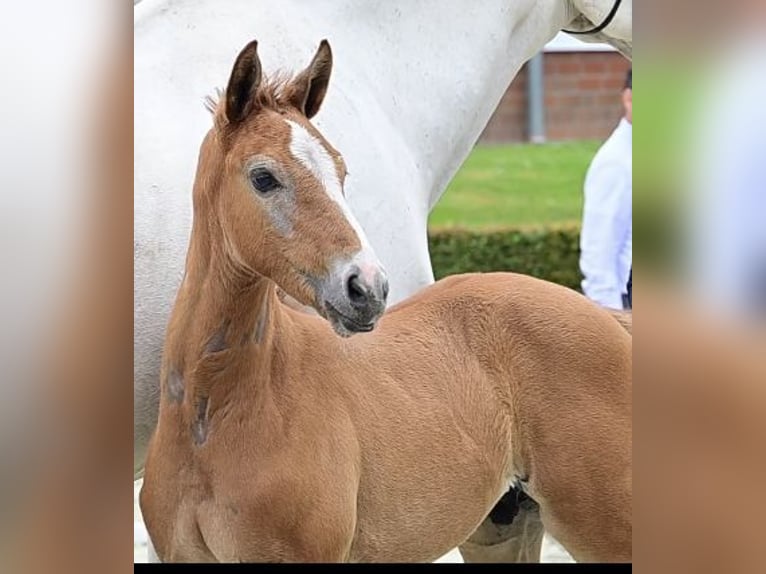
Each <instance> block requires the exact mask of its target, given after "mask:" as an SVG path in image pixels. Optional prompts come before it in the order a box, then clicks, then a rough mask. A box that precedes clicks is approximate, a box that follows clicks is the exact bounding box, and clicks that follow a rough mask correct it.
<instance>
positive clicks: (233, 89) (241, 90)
mask: <svg viewBox="0 0 766 574" xmlns="http://www.w3.org/2000/svg"><path fill="white" fill-rule="evenodd" d="M260 84H261V60H260V59H259V58H258V41H257V40H253V41H252V42H250V43H249V44H248V45H247V46H245V47H244V48H243V49H242V51H241V52H240V53H239V56H237V60H236V61H235V62H234V68H233V69H232V70H231V77H230V78H229V84H228V86H226V118H227V119H228V120H229V122H230V123H232V124H237V123H239V122H241V121H242V120H243V119H245V118H246V117H247V114H249V113H250V112H251V110H252V107H253V105H254V104H255V91H256V90H257V89H258V86H259V85H260Z"/></svg>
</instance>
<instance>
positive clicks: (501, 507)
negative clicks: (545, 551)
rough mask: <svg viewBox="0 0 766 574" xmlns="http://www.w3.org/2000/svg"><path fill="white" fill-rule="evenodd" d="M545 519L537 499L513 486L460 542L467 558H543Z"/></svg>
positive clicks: (496, 560)
mask: <svg viewBox="0 0 766 574" xmlns="http://www.w3.org/2000/svg"><path fill="white" fill-rule="evenodd" d="M542 541H543V523H542V522H541V521H540V508H539V506H538V505H537V503H536V502H535V501H534V500H532V499H531V498H529V497H528V496H527V495H525V494H524V493H523V492H520V491H519V490H517V489H514V488H511V489H510V490H509V491H508V492H507V493H505V494H504V495H503V497H502V498H501V499H500V500H499V501H498V503H497V504H496V505H495V507H494V508H493V509H492V512H490V513H489V515H488V516H487V518H485V519H484V522H482V523H481V524H480V525H479V527H478V528H477V529H476V531H475V532H474V533H473V534H471V536H470V537H469V538H468V540H466V541H465V542H463V544H461V545H460V546H459V550H460V554H461V555H462V556H463V560H464V561H465V562H467V563H468V562H503V563H513V562H540V548H541V545H542Z"/></svg>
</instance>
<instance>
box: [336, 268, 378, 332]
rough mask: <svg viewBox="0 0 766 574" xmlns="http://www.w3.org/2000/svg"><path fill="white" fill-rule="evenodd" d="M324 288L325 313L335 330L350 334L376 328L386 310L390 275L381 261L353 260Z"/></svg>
mask: <svg viewBox="0 0 766 574" xmlns="http://www.w3.org/2000/svg"><path fill="white" fill-rule="evenodd" d="M340 271H341V272H340V273H337V274H334V275H335V276H334V277H333V278H332V279H331V280H330V281H331V288H329V289H324V290H323V291H324V293H323V305H324V314H325V317H326V318H327V320H328V321H329V322H330V324H332V326H333V328H334V329H335V331H336V333H338V334H339V335H341V336H346V337H347V336H350V335H352V334H354V333H364V332H367V331H372V330H373V329H374V328H375V324H376V323H377V321H378V319H380V316H381V315H383V312H384V311H385V310H386V299H387V298H388V278H387V277H386V273H385V271H383V269H382V267H381V266H380V264H377V263H375V264H369V263H367V264H359V263H355V262H351V263H350V264H349V265H347V266H344V268H343V269H342V270H340Z"/></svg>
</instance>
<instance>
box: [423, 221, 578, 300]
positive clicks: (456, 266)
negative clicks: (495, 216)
mask: <svg viewBox="0 0 766 574" xmlns="http://www.w3.org/2000/svg"><path fill="white" fill-rule="evenodd" d="M579 241H580V230H579V228H574V227H573V228H559V229H542V230H530V231H525V230H516V229H508V230H499V231H489V232H480V231H465V230H453V229H439V230H430V231H429V237H428V242H429V247H430V250H431V262H432V264H433V269H434V275H435V276H436V279H441V278H442V277H445V276H447V275H454V274H456V273H468V272H473V271H484V272H487V271H513V272H516V273H524V274H527V275H532V276H534V277H539V278H541V279H546V280H548V281H553V282H554V283H559V284H561V285H566V286H567V287H571V288H572V289H576V290H578V291H580V281H581V280H582V276H581V274H580V268H579V257H580V247H579Z"/></svg>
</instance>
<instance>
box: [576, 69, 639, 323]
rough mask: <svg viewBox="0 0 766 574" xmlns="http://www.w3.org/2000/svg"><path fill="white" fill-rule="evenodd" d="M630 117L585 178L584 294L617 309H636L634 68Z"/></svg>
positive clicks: (627, 105)
mask: <svg viewBox="0 0 766 574" xmlns="http://www.w3.org/2000/svg"><path fill="white" fill-rule="evenodd" d="M622 103H623V108H624V111H625V113H624V116H623V117H622V118H621V119H620V122H619V124H618V125H617V127H616V128H615V130H614V131H613V132H612V134H611V135H610V136H609V139H607V140H606V141H605V142H604V144H603V145H602V146H601V148H600V149H599V150H598V152H596V155H595V156H594V158H593V160H592V162H591V164H590V167H589V168H588V172H587V174H586V176H585V186H584V196H585V197H584V205H583V218H582V231H581V234H580V271H581V272H582V274H583V277H584V279H583V281H582V290H583V293H584V294H585V295H586V296H587V297H588V298H590V299H592V300H593V301H595V302H596V303H598V304H599V305H602V306H604V307H609V308H612V309H630V308H632V306H633V272H632V267H633V70H632V69H631V70H629V71H628V73H627V77H626V80H625V86H624V88H623V91H622Z"/></svg>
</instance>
